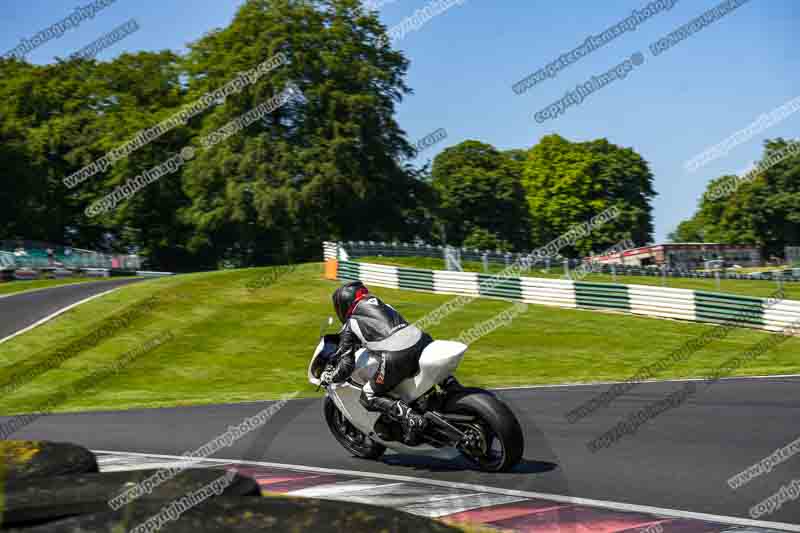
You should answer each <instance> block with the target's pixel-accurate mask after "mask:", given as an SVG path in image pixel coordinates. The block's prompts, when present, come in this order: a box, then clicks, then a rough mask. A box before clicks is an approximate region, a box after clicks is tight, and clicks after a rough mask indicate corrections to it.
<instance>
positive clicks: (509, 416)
mask: <svg viewBox="0 0 800 533" xmlns="http://www.w3.org/2000/svg"><path fill="white" fill-rule="evenodd" d="M445 412H446V413H452V414H462V415H471V416H473V417H475V422H463V423H462V422H454V423H453V425H455V426H457V427H458V428H459V429H461V430H462V431H464V432H465V433H467V435H468V436H469V437H470V442H469V445H464V446H461V447H459V450H460V451H461V453H462V455H463V456H464V457H465V458H466V459H467V460H468V461H470V462H471V463H473V464H475V465H476V466H478V467H479V468H480V469H481V470H484V471H486V472H504V471H506V470H509V469H510V468H512V467H514V466H515V465H516V464H517V463H519V461H520V459H522V453H523V452H524V450H525V439H524V437H523V435H522V428H521V427H520V425H519V421H518V420H517V417H516V416H514V413H513V412H512V411H511V409H509V408H508V406H507V405H506V404H504V403H503V402H501V401H500V400H498V399H497V398H495V397H494V396H493V395H491V394H489V393H487V392H474V393H470V394H465V395H463V396H460V397H457V398H455V399H453V400H452V401H450V402H448V404H447V406H446V408H445Z"/></svg>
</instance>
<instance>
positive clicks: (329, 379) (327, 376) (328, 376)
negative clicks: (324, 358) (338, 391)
mask: <svg viewBox="0 0 800 533" xmlns="http://www.w3.org/2000/svg"><path fill="white" fill-rule="evenodd" d="M335 378H336V370H335V369H333V370H326V371H325V372H323V373H322V375H321V376H320V378H319V379H320V381H321V382H322V383H324V384H326V385H330V384H331V383H333V382H334V381H333V380H334V379H335Z"/></svg>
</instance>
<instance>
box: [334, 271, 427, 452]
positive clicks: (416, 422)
mask: <svg viewBox="0 0 800 533" xmlns="http://www.w3.org/2000/svg"><path fill="white" fill-rule="evenodd" d="M333 307H334V309H335V310H336V315H337V316H338V317H339V320H340V321H341V322H342V324H343V327H342V330H341V332H340V336H341V340H340V343H339V349H338V350H337V352H336V354H335V355H334V358H336V357H339V362H338V364H337V366H336V369H335V370H333V371H329V372H326V373H325V374H323V375H322V381H323V382H326V383H337V382H340V381H344V380H346V379H347V378H349V377H350V374H351V373H352V372H353V369H354V368H355V351H356V349H357V348H358V347H359V345H363V346H364V347H365V348H366V349H367V350H369V351H370V352H373V353H374V354H375V355H377V356H379V357H380V366H379V370H378V371H377V372H376V373H375V374H374V375H373V376H372V377H371V378H370V380H369V382H368V383H367V384H366V385H364V387H363V389H362V391H361V397H360V402H361V404H362V405H363V406H364V407H365V408H366V409H367V410H368V411H377V412H381V413H384V414H385V415H386V416H387V417H389V418H390V419H392V420H395V421H397V422H400V423H401V425H402V426H403V432H404V436H403V437H404V440H405V441H406V442H407V443H415V442H416V441H417V440H418V438H419V436H420V435H421V433H422V431H423V430H424V429H425V423H426V421H425V418H424V417H423V416H422V415H420V414H418V413H415V412H414V411H413V410H412V409H411V408H410V407H409V406H408V405H406V403H405V402H403V401H401V400H395V399H392V398H387V397H386V396H385V395H386V393H388V392H389V391H391V390H392V389H393V388H395V387H396V386H397V385H398V384H399V383H400V382H402V381H403V380H405V379H406V378H409V377H411V376H413V375H414V374H416V373H417V372H419V358H420V356H421V355H422V350H423V349H425V347H426V346H427V345H428V344H430V343H431V342H433V339H432V338H431V336H430V335H428V334H427V333H425V332H423V331H421V330H420V329H419V328H417V327H416V326H414V325H412V324H409V323H407V322H406V320H405V319H404V318H403V317H402V316H400V313H398V312H397V311H395V309H394V308H393V307H392V306H390V305H388V304H385V303H383V302H382V301H381V300H380V299H378V298H377V297H376V296H373V295H372V294H371V293H370V292H369V290H368V289H367V287H365V286H364V284H363V283H361V282H360V281H351V282H350V283H346V284H345V285H342V286H341V287H339V288H338V289H336V291H335V292H334V293H333ZM334 360H335V359H334Z"/></svg>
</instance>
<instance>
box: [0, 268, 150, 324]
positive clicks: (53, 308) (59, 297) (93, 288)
mask: <svg viewBox="0 0 800 533" xmlns="http://www.w3.org/2000/svg"><path fill="white" fill-rule="evenodd" d="M143 279H145V278H125V279H117V280H109V281H91V282H87V283H74V284H71V285H61V286H58V287H52V288H50V289H39V290H34V291H30V292H23V293H20V294H11V295H9V296H4V297H0V339H5V338H6V337H8V336H9V335H12V334H14V333H16V332H17V331H19V330H21V329H25V328H27V327H29V326H31V325H32V324H35V323H36V322H38V321H39V320H41V319H43V318H45V317H47V316H49V315H52V314H53V313H55V312H57V311H58V310H60V309H63V308H64V307H67V306H69V305H72V304H74V303H76V302H79V301H81V300H83V299H85V298H89V297H91V296H94V295H95V294H100V293H102V292H105V291H108V290H111V289H114V288H116V287H122V286H123V285H128V284H130V283H136V282H138V281H142V280H143ZM9 283H17V282H9ZM19 283H24V282H19Z"/></svg>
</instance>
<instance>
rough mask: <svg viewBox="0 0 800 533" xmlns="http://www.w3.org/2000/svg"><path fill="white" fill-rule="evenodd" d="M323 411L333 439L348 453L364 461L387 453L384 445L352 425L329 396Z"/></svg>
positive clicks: (326, 398)
mask: <svg viewBox="0 0 800 533" xmlns="http://www.w3.org/2000/svg"><path fill="white" fill-rule="evenodd" d="M323 411H324V412H325V422H327V423H328V428H329V429H330V430H331V433H333V437H334V438H335V439H336V440H337V441H339V444H341V445H342V446H343V447H344V449H345V450H347V451H348V452H350V453H352V454H353V455H355V456H356V457H362V458H364V459H377V458H378V457H380V456H381V455H383V452H385V451H386V447H385V446H384V445H383V444H379V443H377V442H375V441H374V440H372V439H371V438H369V437H368V436H366V435H364V433H363V432H362V431H361V430H359V429H358V428H356V427H355V426H354V425H353V424H351V423H350V421H349V420H348V419H347V417H345V416H344V415H343V414H342V412H341V411H340V410H339V408H338V407H336V404H335V403H334V402H333V400H331V399H330V398H329V397H328V396H326V397H325V403H324V405H323Z"/></svg>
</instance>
